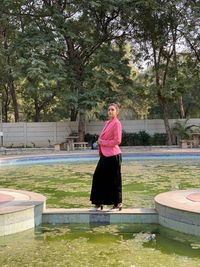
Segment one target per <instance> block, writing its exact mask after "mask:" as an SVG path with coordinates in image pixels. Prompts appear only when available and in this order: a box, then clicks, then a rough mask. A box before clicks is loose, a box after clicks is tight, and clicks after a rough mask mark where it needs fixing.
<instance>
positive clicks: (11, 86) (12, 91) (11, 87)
mask: <svg viewBox="0 0 200 267" xmlns="http://www.w3.org/2000/svg"><path fill="white" fill-rule="evenodd" d="M10 79H11V78H10ZM8 86H9V90H10V94H11V98H12V103H13V109H14V117H15V122H19V111H18V103H17V97H16V90H15V86H14V82H13V81H12V80H11V81H10V82H9V85H8Z"/></svg>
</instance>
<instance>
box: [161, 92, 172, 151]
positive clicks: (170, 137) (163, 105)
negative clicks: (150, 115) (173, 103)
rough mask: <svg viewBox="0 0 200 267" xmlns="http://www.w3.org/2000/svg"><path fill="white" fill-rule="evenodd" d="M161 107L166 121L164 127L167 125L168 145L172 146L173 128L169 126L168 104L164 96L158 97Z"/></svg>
mask: <svg viewBox="0 0 200 267" xmlns="http://www.w3.org/2000/svg"><path fill="white" fill-rule="evenodd" d="M158 99H159V103H160V106H161V108H162V110H163V120H164V125H165V130H166V135H167V140H166V142H167V145H169V146H170V145H172V131H171V127H170V125H169V118H168V108H167V103H166V101H165V99H164V98H163V97H162V96H158Z"/></svg>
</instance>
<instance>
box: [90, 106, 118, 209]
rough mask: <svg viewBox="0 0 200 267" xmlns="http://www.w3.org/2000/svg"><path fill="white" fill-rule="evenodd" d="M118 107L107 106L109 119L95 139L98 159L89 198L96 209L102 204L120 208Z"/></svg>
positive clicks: (101, 207) (101, 206)
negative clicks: (97, 147)
mask: <svg viewBox="0 0 200 267" xmlns="http://www.w3.org/2000/svg"><path fill="white" fill-rule="evenodd" d="M118 113H119V107H118V105H117V104H115V103H112V104H110V105H109V108H108V117H109V120H108V121H107V122H106V123H105V126H104V128H103V130H102V132H101V134H100V136H99V139H98V140H97V144H98V146H99V154H100V159H99V162H98V164H97V167H96V170H95V172H94V175H93V182H92V190H91V195H90V200H91V202H92V204H94V205H95V209H96V210H102V209H103V205H113V207H112V209H113V210H114V209H119V210H121V209H122V179H121V150H120V148H119V146H118V145H119V144H120V143H121V139H122V127H121V123H120V121H119V120H118V118H117V117H118Z"/></svg>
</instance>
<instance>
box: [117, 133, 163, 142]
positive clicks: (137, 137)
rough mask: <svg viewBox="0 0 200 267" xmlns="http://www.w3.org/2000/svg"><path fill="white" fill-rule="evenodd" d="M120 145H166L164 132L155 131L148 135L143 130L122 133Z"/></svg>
mask: <svg viewBox="0 0 200 267" xmlns="http://www.w3.org/2000/svg"><path fill="white" fill-rule="evenodd" d="M121 145H122V146H150V145H166V134H160V133H155V134H154V135H150V134H148V133H147V132H145V131H140V132H138V133H126V132H123V135H122V144H121Z"/></svg>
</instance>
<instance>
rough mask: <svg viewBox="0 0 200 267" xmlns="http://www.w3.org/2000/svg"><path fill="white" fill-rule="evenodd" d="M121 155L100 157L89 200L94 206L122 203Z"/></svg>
mask: <svg viewBox="0 0 200 267" xmlns="http://www.w3.org/2000/svg"><path fill="white" fill-rule="evenodd" d="M121 161H122V157H121V154H119V155H116V156H111V157H105V156H101V157H100V159H99V162H98V164H97V167H96V169H95V172H94V175H93V181H92V189H91V195H90V200H91V202H92V204H96V205H100V204H102V205H113V204H114V205H116V204H118V203H122V178H121Z"/></svg>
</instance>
